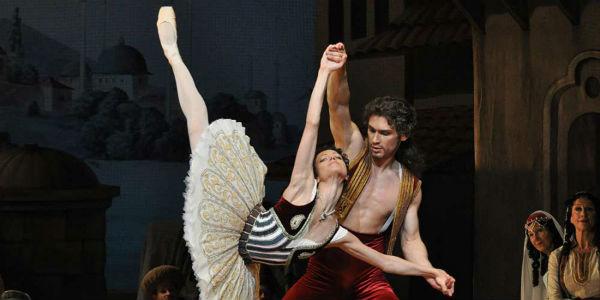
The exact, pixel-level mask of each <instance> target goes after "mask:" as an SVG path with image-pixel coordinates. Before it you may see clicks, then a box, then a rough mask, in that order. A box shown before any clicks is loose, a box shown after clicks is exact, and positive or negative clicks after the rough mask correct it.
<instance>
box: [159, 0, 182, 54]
mask: <svg viewBox="0 0 600 300" xmlns="http://www.w3.org/2000/svg"><path fill="white" fill-rule="evenodd" d="M156 27H157V28H158V37H159V39H160V45H161V46H162V48H163V51H164V53H165V57H166V58H167V59H168V60H169V62H172V61H173V60H175V59H177V58H181V56H180V55H179V49H178V48H177V23H176V22H175V11H173V7H171V6H163V7H161V8H160V10H159V11H158V19H157V20H156Z"/></svg>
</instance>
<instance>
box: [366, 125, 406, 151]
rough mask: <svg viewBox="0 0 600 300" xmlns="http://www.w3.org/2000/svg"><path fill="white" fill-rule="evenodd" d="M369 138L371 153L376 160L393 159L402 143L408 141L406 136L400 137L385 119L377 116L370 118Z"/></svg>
mask: <svg viewBox="0 0 600 300" xmlns="http://www.w3.org/2000/svg"><path fill="white" fill-rule="evenodd" d="M367 136H368V140H369V151H371V156H372V157H373V158H374V159H386V158H389V157H393V156H394V155H395V154H396V150H397V149H398V146H399V145H400V142H403V141H405V140H406V139H407V137H406V135H399V134H398V132H397V131H396V129H394V127H392V126H391V125H390V123H389V122H388V120H387V119H386V118H385V117H383V116H377V115H372V116H370V117H369V126H368V130H367Z"/></svg>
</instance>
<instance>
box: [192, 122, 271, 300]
mask: <svg viewBox="0 0 600 300" xmlns="http://www.w3.org/2000/svg"><path fill="white" fill-rule="evenodd" d="M266 172H267V167H266V166H265V165H264V163H263V162H262V161H261V160H260V158H259V157H258V155H257V154H256V152H255V151H254V148H253V147H252V146H251V145H250V139H249V138H248V136H246V134H245V129H244V127H243V126H242V124H241V123H239V122H236V121H234V120H227V119H220V120H217V121H214V122H212V123H211V124H210V125H209V126H208V128H206V129H205V131H204V132H203V133H202V136H201V137H200V140H199V141H198V143H197V145H196V147H195V149H193V151H192V154H191V159H190V170H189V172H188V176H187V178H186V185H187V188H186V192H185V195H184V197H185V206H184V215H183V220H184V238H185V240H186V243H187V246H188V249H189V252H190V254H191V257H192V262H193V264H192V268H193V270H194V274H195V276H196V279H197V280H198V288H199V289H200V298H201V299H252V298H253V297H254V288H255V279H254V277H253V276H252V273H251V271H250V269H249V268H248V267H247V266H246V265H245V264H244V260H243V259H242V257H241V256H240V254H239V253H238V242H239V239H240V235H241V232H242V230H243V228H244V225H245V222H246V220H247V218H248V215H249V214H250V212H251V211H252V209H253V208H254V207H255V206H257V205H259V204H260V203H261V202H262V199H263V197H264V194H265V189H264V178H265V174H266Z"/></svg>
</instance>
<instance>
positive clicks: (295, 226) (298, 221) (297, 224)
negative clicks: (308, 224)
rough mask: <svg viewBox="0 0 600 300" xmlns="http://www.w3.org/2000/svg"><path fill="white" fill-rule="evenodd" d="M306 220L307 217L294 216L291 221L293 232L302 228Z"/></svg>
mask: <svg viewBox="0 0 600 300" xmlns="http://www.w3.org/2000/svg"><path fill="white" fill-rule="evenodd" d="M304 219H306V216H305V215H295V216H293V217H292V219H291V220H290V228H292V230H296V229H298V227H300V224H302V221H304Z"/></svg>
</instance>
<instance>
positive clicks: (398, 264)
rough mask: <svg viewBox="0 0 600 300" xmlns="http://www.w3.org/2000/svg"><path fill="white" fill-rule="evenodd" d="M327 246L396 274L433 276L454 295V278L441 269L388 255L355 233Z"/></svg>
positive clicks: (426, 277)
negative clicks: (366, 242) (368, 244)
mask: <svg viewBox="0 0 600 300" xmlns="http://www.w3.org/2000/svg"><path fill="white" fill-rule="evenodd" d="M327 247H337V248H340V249H341V250H343V251H344V252H346V253H348V254H350V255H352V256H354V257H356V258H358V259H360V260H362V261H364V262H366V263H368V264H370V265H372V266H375V267H377V268H380V269H381V270H382V271H383V272H385V273H390V274H396V275H410V276H421V277H423V278H425V279H428V278H432V279H434V280H435V281H436V283H437V284H438V285H439V286H440V287H441V290H440V291H441V292H442V294H444V295H446V296H449V297H450V296H452V294H453V293H454V287H453V285H454V278H453V277H452V276H450V275H448V274H447V273H446V272H445V271H443V270H441V269H435V268H433V267H429V266H422V265H418V264H415V263H413V262H410V261H408V260H405V259H402V258H400V257H396V256H392V255H386V254H383V253H381V252H378V251H377V250H375V249H373V248H370V247H368V246H366V245H365V244H363V243H362V242H361V241H360V240H359V239H358V238H357V237H356V236H355V235H354V234H352V233H351V232H348V233H346V234H345V235H344V237H342V238H341V239H340V240H337V241H335V242H332V243H331V244H329V245H327Z"/></svg>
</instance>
